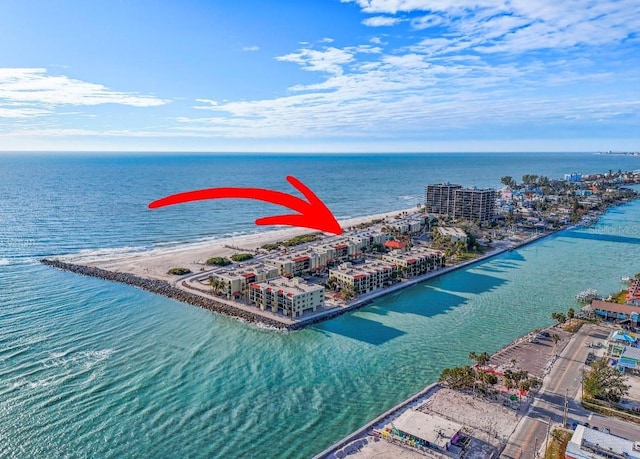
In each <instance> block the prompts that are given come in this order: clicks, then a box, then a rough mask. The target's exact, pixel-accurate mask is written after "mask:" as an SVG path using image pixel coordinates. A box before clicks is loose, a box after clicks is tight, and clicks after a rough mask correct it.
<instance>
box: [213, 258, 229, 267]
mask: <svg viewBox="0 0 640 459" xmlns="http://www.w3.org/2000/svg"><path fill="white" fill-rule="evenodd" d="M207 264H208V265H215V266H227V265H230V264H231V260H229V259H228V258H223V257H213V258H209V259H208V260H207Z"/></svg>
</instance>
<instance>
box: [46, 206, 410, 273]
mask: <svg viewBox="0 0 640 459" xmlns="http://www.w3.org/2000/svg"><path fill="white" fill-rule="evenodd" d="M402 212H415V209H414V208H411V209H405V210H400V211H396V212H387V213H384V214H377V215H368V216H363V217H356V218H351V219H348V220H342V221H340V226H341V227H342V229H343V230H347V229H348V228H350V227H353V226H356V225H359V224H361V223H366V222H370V221H371V220H374V219H381V218H393V217H394V216H395V215H398V214H400V213H402ZM314 232H317V231H313V230H307V229H303V228H283V229H276V230H272V231H265V232H261V233H255V234H249V235H244V236H237V237H233V238H225V239H212V240H211V241H207V242H198V243H185V244H184V245H181V246H179V247H162V248H156V249H152V250H148V251H143V252H140V251H137V252H127V251H113V252H109V251H106V252H105V251H101V252H97V253H95V254H71V255H67V256H64V257H58V258H60V259H61V260H63V261H66V262H69V263H75V264H81V265H85V266H93V267H97V268H101V269H106V270H108V271H113V272H119V273H131V274H135V275H137V276H140V277H145V278H148V279H159V280H164V281H168V282H174V281H175V280H176V279H177V276H174V275H171V274H167V271H168V270H169V269H171V268H177V267H179V268H188V269H190V270H191V271H192V272H194V273H195V272H199V271H202V270H203V269H208V268H210V267H208V266H207V265H206V264H205V262H206V260H207V259H209V258H211V257H230V256H231V255H233V254H234V253H239V252H241V251H244V250H245V249H246V251H255V250H256V249H258V248H259V247H260V246H262V245H264V244H267V243H275V242H280V241H285V240H287V239H291V238H292V237H295V236H298V235H300V234H311V233H314ZM228 246H233V247H237V248H241V249H243V250H235V249H233V248H229V247H228Z"/></svg>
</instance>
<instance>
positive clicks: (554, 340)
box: [551, 333, 560, 347]
mask: <svg viewBox="0 0 640 459" xmlns="http://www.w3.org/2000/svg"><path fill="white" fill-rule="evenodd" d="M551 341H553V347H557V346H558V341H560V336H559V335H558V334H557V333H554V334H553V335H551Z"/></svg>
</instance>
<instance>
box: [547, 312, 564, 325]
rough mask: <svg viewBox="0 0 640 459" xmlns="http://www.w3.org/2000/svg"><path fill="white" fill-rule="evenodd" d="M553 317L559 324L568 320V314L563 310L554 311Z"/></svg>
mask: <svg viewBox="0 0 640 459" xmlns="http://www.w3.org/2000/svg"><path fill="white" fill-rule="evenodd" d="M551 318H552V319H553V320H555V321H556V322H558V323H559V324H563V323H565V322H566V321H567V316H566V315H565V314H564V313H563V312H552V313H551Z"/></svg>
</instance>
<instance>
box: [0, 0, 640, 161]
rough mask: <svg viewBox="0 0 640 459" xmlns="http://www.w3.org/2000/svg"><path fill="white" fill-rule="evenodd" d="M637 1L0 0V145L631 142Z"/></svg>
mask: <svg viewBox="0 0 640 459" xmlns="http://www.w3.org/2000/svg"><path fill="white" fill-rule="evenodd" d="M639 31H640V0H563V1H558V0H536V1H532V0H477V1H473V2H472V1H468V0H274V1H264V0H237V1H236V0H234V1H223V0H217V1H216V0H208V1H204V0H202V1H194V0H185V1H180V2H177V1H168V0H126V1H119V2H116V1H112V0H95V1H91V2H86V1H81V0H75V1H71V0H57V1H55V2H43V1H35V0H20V1H12V0H6V1H2V0H0V149H1V150H136V151H140V150H145V151H157V150H166V151H267V152H269V151H283V152H296V151H300V152H307V151H318V152H325V151H330V152H367V151H372V152H395V151H397V152H402V151H426V152H428V151H598V150H609V149H613V150H640V36H639Z"/></svg>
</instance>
